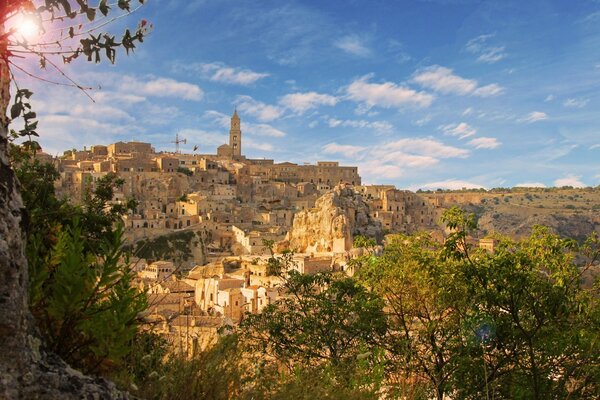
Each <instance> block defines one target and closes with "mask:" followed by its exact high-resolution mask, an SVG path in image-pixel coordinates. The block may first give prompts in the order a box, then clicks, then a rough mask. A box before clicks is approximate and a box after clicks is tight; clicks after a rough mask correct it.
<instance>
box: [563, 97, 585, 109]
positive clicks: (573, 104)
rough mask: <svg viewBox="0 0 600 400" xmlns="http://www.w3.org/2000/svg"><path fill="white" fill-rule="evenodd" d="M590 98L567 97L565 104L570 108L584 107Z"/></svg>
mask: <svg viewBox="0 0 600 400" xmlns="http://www.w3.org/2000/svg"><path fill="white" fill-rule="evenodd" d="M589 101H590V100H589V99H576V98H571V99H567V100H565V101H564V102H563V105H564V106H565V107H569V108H583V107H585V106H586V105H587V103H589Z"/></svg>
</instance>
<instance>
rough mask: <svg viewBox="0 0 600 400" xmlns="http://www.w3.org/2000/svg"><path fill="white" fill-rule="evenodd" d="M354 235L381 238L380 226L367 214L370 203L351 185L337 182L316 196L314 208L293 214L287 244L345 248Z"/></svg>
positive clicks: (308, 248) (317, 249) (316, 249)
mask: <svg viewBox="0 0 600 400" xmlns="http://www.w3.org/2000/svg"><path fill="white" fill-rule="evenodd" d="M354 235H364V236H367V237H374V238H377V239H380V238H381V236H382V227H381V224H380V223H379V222H378V221H375V220H373V219H372V218H371V217H370V216H369V206H368V205H367V203H366V202H365V201H364V200H363V198H362V196H361V195H360V194H358V193H356V192H355V191H354V190H353V189H352V188H351V187H349V186H344V185H340V186H337V187H336V188H335V189H334V190H333V191H331V192H329V193H327V194H325V195H323V196H321V197H320V198H319V199H317V201H316V204H315V208H312V209H310V210H304V211H301V212H299V213H297V214H296V215H295V216H294V222H293V225H292V229H291V230H290V232H289V233H288V238H287V240H288V241H289V246H290V248H292V249H295V250H296V251H297V252H306V253H311V252H315V253H318V252H328V251H334V252H344V251H348V250H350V249H351V248H352V240H353V237H354Z"/></svg>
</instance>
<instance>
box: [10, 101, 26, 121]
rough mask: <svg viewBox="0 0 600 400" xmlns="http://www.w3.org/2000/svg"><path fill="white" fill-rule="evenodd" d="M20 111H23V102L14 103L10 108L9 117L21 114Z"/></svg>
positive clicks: (13, 117) (12, 117)
mask: <svg viewBox="0 0 600 400" xmlns="http://www.w3.org/2000/svg"><path fill="white" fill-rule="evenodd" d="M21 111H23V103H15V104H13V105H12V107H11V108H10V119H15V118H17V117H18V116H19V115H21Z"/></svg>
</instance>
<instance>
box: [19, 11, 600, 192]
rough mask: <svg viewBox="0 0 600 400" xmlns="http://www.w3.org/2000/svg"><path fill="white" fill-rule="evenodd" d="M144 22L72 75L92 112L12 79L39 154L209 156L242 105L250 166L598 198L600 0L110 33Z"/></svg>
mask: <svg viewBox="0 0 600 400" xmlns="http://www.w3.org/2000/svg"><path fill="white" fill-rule="evenodd" d="M142 18H145V19H147V20H149V21H151V22H152V23H153V25H154V29H153V31H152V33H151V35H150V36H149V37H148V38H147V40H146V41H145V43H144V44H143V45H142V46H141V47H140V48H139V49H138V50H137V51H136V52H135V54H133V55H132V56H130V57H125V56H124V55H120V57H118V60H117V64H116V65H115V66H111V65H108V64H100V65H90V64H85V63H83V62H79V63H75V64H73V65H69V66H67V67H66V68H65V72H67V73H68V74H69V76H71V77H72V78H73V79H75V80H76V81H77V82H79V83H81V84H82V85H85V86H90V87H93V88H94V89H93V90H91V91H90V95H91V96H92V97H93V98H94V99H95V100H96V103H95V104H93V103H91V101H89V99H88V98H87V97H86V96H85V95H83V94H82V93H80V92H78V91H77V90H74V89H71V88H66V87H57V86H52V85H46V84H41V83H39V82H37V81H34V80H32V79H31V78H27V77H24V76H20V77H19V82H20V84H21V86H29V87H32V88H33V90H34V91H35V93H36V95H35V100H34V102H33V103H34V106H35V107H36V108H37V109H38V112H39V114H40V129H39V131H40V133H41V139H40V142H41V143H42V145H43V147H44V148H45V150H46V151H48V152H51V153H57V152H59V151H62V150H64V149H69V148H73V147H75V148H82V147H83V146H89V145H92V144H98V143H111V142H114V141H117V140H132V139H134V140H141V141H149V142H152V143H153V144H154V145H155V147H156V148H157V149H159V150H161V149H162V150H169V149H174V144H172V143H170V142H171V141H173V140H174V137H175V134H176V133H179V134H180V135H181V136H183V137H185V138H187V139H188V144H187V146H183V149H184V151H186V150H187V151H189V152H191V151H192V148H193V146H194V145H198V146H199V148H200V149H199V151H200V152H202V153H206V152H215V150H216V147H217V146H218V145H219V144H221V143H224V142H225V141H226V137H227V136H226V135H227V129H228V127H227V126H228V120H229V116H230V114H231V113H232V111H233V109H234V107H237V109H238V113H239V114H240V116H241V118H242V131H243V134H244V139H243V140H244V142H243V152H244V153H245V154H246V155H247V156H249V157H260V158H262V157H267V158H274V159H275V160H276V161H292V162H298V163H302V162H315V161H317V160H339V161H340V162H341V163H342V164H343V165H357V166H358V167H359V172H360V174H361V175H362V176H363V181H364V182H367V183H389V184H395V185H396V186H398V187H400V188H410V189H413V190H414V189H417V188H432V189H435V188H438V187H441V188H461V187H474V186H476V187H480V186H483V187H487V188H491V187H498V186H515V185H535V186H541V185H545V186H554V185H559V186H560V185H573V186H588V185H590V186H596V185H598V184H600V162H599V160H600V112H599V110H600V90H599V89H600V1H598V0H573V1H568V2H567V1H564V0H563V1H537V0H528V1H526V2H525V1H511V0H502V1H476V0H422V1H417V0H413V1H408V0H406V1H391V0H386V1H384V0H345V1H336V0H331V1H326V2H325V1H316V0H314V1H281V0H279V1H275V0H272V1H271V0H265V1H242V0H237V1H230V0H188V1H183V0H179V1H178V0H162V1H157V0H149V1H148V3H147V5H145V6H144V7H142V8H141V9H140V10H138V11H136V12H135V13H134V15H132V16H130V17H129V18H126V19H122V20H119V21H118V22H117V23H115V24H114V26H112V27H111V29H112V30H114V31H118V30H119V28H120V27H121V26H122V25H126V24H129V25H131V26H135V24H136V23H137V21H138V20H139V19H142ZM24 62H25V67H26V68H31V70H34V68H35V67H34V64H31V65H28V64H27V63H28V62H29V61H27V60H25V61H24ZM42 74H44V73H42ZM47 74H55V73H53V72H51V71H49V72H47Z"/></svg>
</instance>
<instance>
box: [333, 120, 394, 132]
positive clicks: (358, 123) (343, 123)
mask: <svg viewBox="0 0 600 400" xmlns="http://www.w3.org/2000/svg"><path fill="white" fill-rule="evenodd" d="M327 124H328V125H329V127H330V128H337V127H345V128H360V129H373V130H375V131H378V132H381V133H389V132H391V131H392V130H393V129H394V127H393V126H392V124H390V123H389V122H387V121H373V122H370V121H365V120H341V119H336V118H329V119H328V120H327Z"/></svg>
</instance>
